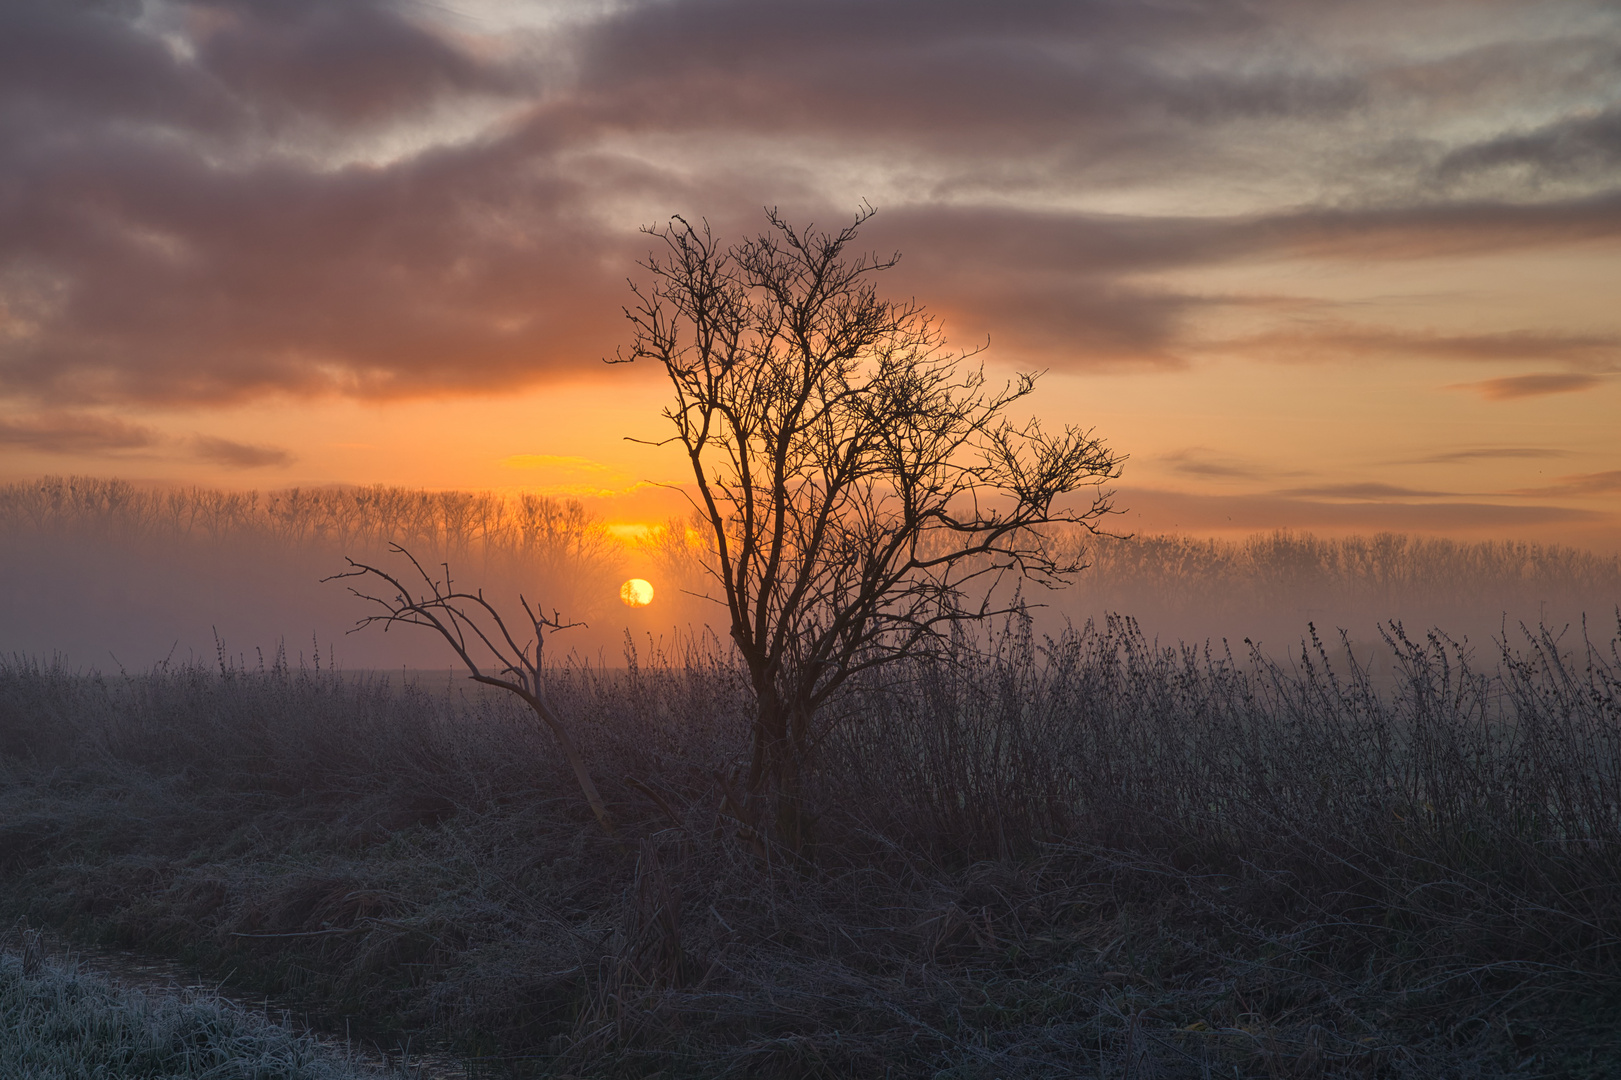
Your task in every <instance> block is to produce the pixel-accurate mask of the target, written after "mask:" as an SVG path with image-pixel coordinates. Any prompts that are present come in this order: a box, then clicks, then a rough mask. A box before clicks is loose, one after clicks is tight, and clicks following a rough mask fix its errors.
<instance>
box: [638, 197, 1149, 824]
mask: <svg viewBox="0 0 1621 1080" xmlns="http://www.w3.org/2000/svg"><path fill="white" fill-rule="evenodd" d="M872 213H873V211H872V209H871V208H870V207H867V206H863V208H862V210H861V211H860V212H859V213H858V214H857V216H856V218H855V221H854V222H853V223H852V224H851V225H850V226H849V227H847V228H845V229H843V230H842V231H840V232H837V233H828V232H819V231H816V230H814V229H805V230H797V229H795V228H794V227H793V226H791V225H789V224H788V223H787V222H786V221H785V220H784V219H783V218H782V217H781V216H780V215H779V214H778V213H777V212H775V211H769V212H768V214H767V217H768V220H769V222H770V226H771V228H770V230H769V231H766V232H763V233H762V234H760V235H758V236H756V237H753V238H750V239H745V240H742V241H740V242H738V243H735V244H732V245H730V246H726V247H723V246H722V245H721V243H720V242H718V241H717V240H716V239H715V238H714V236H713V235H712V234H711V232H710V229H709V227H708V225H707V224H705V225H703V226H702V227H695V226H693V225H692V224H690V223H689V222H688V221H686V220H685V219H684V218H681V217H674V218H672V219H671V220H670V222H669V223H668V224H667V225H666V226H664V227H655V228H649V229H647V230H645V231H646V232H647V233H649V234H650V235H652V236H655V237H657V238H658V239H659V240H660V241H662V243H663V249H662V250H661V251H655V253H654V254H652V255H650V256H649V258H648V260H647V261H646V262H645V263H644V264H643V266H644V267H645V268H646V269H647V270H648V271H650V272H651V274H652V283H651V285H649V286H646V287H639V286H637V285H635V284H632V290H633V291H634V293H635V301H634V303H633V304H632V305H631V306H628V307H626V309H625V315H626V318H627V319H628V320H629V321H630V323H631V325H632V328H633V333H634V340H633V344H632V345H631V346H630V348H629V349H628V351H621V353H620V354H619V356H618V357H617V359H618V360H619V361H623V362H629V361H636V360H644V359H646V360H653V361H657V362H658V363H659V364H661V365H663V367H664V370H665V372H666V373H667V374H668V376H669V379H670V383H671V385H672V387H673V389H674V392H675V400H674V402H673V403H672V404H671V405H670V406H669V407H668V408H667V409H666V410H665V412H664V415H665V417H666V418H667V419H668V420H669V421H670V422H671V423H672V424H673V425H674V427H675V435H674V436H673V437H672V439H670V440H668V441H670V442H675V443H679V444H680V445H681V447H682V448H683V449H685V451H686V453H687V456H688V458H689V459H690V463H691V468H692V474H693V480H694V484H695V488H694V492H695V493H694V494H693V495H692V499H693V503H694V506H695V509H696V510H697V512H698V515H699V516H700V518H701V519H702V520H703V521H704V522H705V523H706V525H707V531H708V533H709V541H710V544H709V545H708V546H709V551H708V554H707V562H706V566H705V569H706V570H707V571H708V573H709V575H710V576H711V577H712V579H713V580H714V581H715V582H716V583H717V584H718V586H719V589H720V591H721V593H722V595H720V596H717V597H715V598H714V599H716V600H717V601H720V602H723V603H724V604H725V606H726V609H727V612H728V614H729V617H730V631H731V636H732V639H733V640H734V641H735V642H736V643H737V646H738V649H739V650H740V652H741V654H742V658H743V660H744V662H745V663H746V664H747V666H748V670H749V674H750V677H751V679H752V684H753V690H754V694H755V697H756V700H757V704H758V711H757V714H756V717H755V721H754V728H753V748H752V754H751V759H750V762H749V769H748V778H747V789H746V791H745V792H744V793H743V795H744V800H743V801H744V802H745V804H746V805H747V806H748V807H750V808H751V809H750V810H749V813H750V814H751V815H754V816H760V817H763V816H765V815H766V814H767V813H769V814H770V815H771V816H772V817H774V822H773V824H774V828H775V832H776V835H777V837H778V839H779V840H780V841H781V842H782V843H783V844H785V845H786V846H787V847H789V848H790V849H791V850H793V851H796V852H803V851H804V850H805V848H806V845H807V844H808V843H810V841H811V831H812V822H811V820H810V816H809V814H808V813H807V811H806V808H805V805H804V784H805V780H806V775H807V770H808V769H809V768H810V767H811V765H812V762H813V759H814V756H815V753H816V749H817V745H818V740H819V738H820V737H821V736H822V735H823V734H825V730H824V729H825V725H823V726H821V727H819V725H818V721H817V713H818V709H819V708H820V707H821V706H822V705H823V704H824V703H825V702H826V701H827V699H828V697H829V695H831V694H832V693H833V692H834V691H835V690H836V689H837V688H838V687H839V686H840V685H841V684H842V683H844V682H845V681H846V680H848V679H849V678H850V677H851V676H853V675H855V674H856V673H858V672H861V671H863V670H867V669H870V668H872V667H874V666H875V665H881V664H885V663H888V662H891V661H893V660H896V659H898V658H900V657H903V656H907V655H909V654H914V653H916V652H918V651H919V650H921V649H924V648H928V647H931V646H932V645H933V644H934V643H937V642H938V641H939V640H940V639H941V638H942V636H943V635H945V634H947V633H948V632H949V629H950V627H951V626H952V625H954V624H958V623H961V622H963V621H965V620H972V619H983V618H985V617H987V616H990V615H994V614H997V613H998V611H997V604H996V603H995V602H993V601H992V600H991V599H990V598H991V596H992V595H993V588H992V586H993V585H994V584H995V583H996V582H997V581H998V580H1000V579H1001V578H1002V577H1003V576H1004V575H1008V574H1016V575H1021V576H1024V577H1029V578H1034V579H1036V580H1038V581H1041V582H1043V583H1047V584H1056V583H1059V582H1061V581H1062V579H1064V578H1065V577H1066V576H1067V575H1070V574H1072V573H1074V572H1076V571H1079V570H1081V569H1083V568H1084V564H1083V563H1081V562H1080V561H1078V559H1077V558H1076V556H1075V552H1076V550H1077V549H1076V548H1074V547H1070V548H1069V549H1068V551H1069V554H1067V555H1066V554H1063V553H1061V552H1060V551H1059V550H1058V549H1057V548H1056V547H1054V546H1049V543H1048V540H1047V538H1046V537H1045V536H1044V535H1043V532H1042V529H1041V527H1042V526H1045V525H1050V524H1053V523H1060V522H1067V523H1073V524H1078V525H1082V526H1085V527H1086V528H1087V529H1089V530H1090V529H1094V528H1095V523H1096V522H1097V520H1098V519H1099V518H1100V517H1101V516H1102V515H1103V514H1105V513H1106V512H1108V510H1109V492H1108V491H1107V490H1106V489H1104V488H1103V487H1102V485H1104V484H1105V483H1107V482H1108V481H1109V480H1111V479H1114V478H1115V477H1117V476H1118V475H1119V471H1120V464H1121V460H1122V459H1121V458H1120V457H1118V456H1117V455H1116V454H1115V453H1113V452H1112V451H1111V450H1109V449H1108V448H1107V447H1106V446H1105V445H1104V444H1103V443H1102V442H1101V441H1100V440H1099V439H1097V438H1094V437H1093V436H1092V434H1091V432H1089V431H1084V430H1080V429H1076V428H1069V427H1066V428H1065V429H1064V431H1063V432H1062V433H1060V434H1057V435H1048V434H1045V433H1043V432H1042V431H1041V429H1040V427H1039V426H1038V425H1037V424H1036V423H1035V421H1034V420H1031V421H1029V422H1028V423H1024V424H1018V423H1014V422H1012V421H1011V420H1009V419H1008V416H1007V414H1008V411H1009V409H1010V407H1011V406H1013V404H1014V403H1015V402H1017V401H1018V400H1020V399H1021V398H1023V397H1025V396H1026V395H1027V394H1029V393H1030V392H1031V390H1032V389H1033V387H1034V385H1035V376H1034V375H1028V374H1026V375H1019V376H1018V377H1017V378H1016V379H1015V380H1014V381H1013V382H1011V383H1009V384H1007V385H1005V386H1003V387H1001V388H995V387H992V386H990V385H988V384H987V380H986V378H985V375H984V371H983V367H982V366H981V365H978V364H973V363H970V362H969V361H971V360H972V358H973V356H974V355H975V353H976V352H977V351H978V350H974V351H971V352H967V353H962V352H951V351H948V350H947V349H946V347H945V341H944V337H943V335H942V333H941V331H940V328H939V324H938V323H937V321H936V320H935V319H934V318H933V317H932V316H930V315H929V314H927V313H926V312H925V311H924V309H923V308H922V307H920V306H919V305H918V304H917V303H916V302H915V301H910V300H908V301H902V302H896V301H891V300H886V299H883V298H881V297H880V296H879V295H878V293H877V290H876V288H875V284H874V280H873V279H874V278H875V277H876V275H877V274H879V273H881V272H882V271H884V270H887V269H889V268H890V267H892V266H894V265H895V262H896V260H897V259H898V256H892V257H889V258H878V257H875V256H867V255H854V254H851V253H850V251H849V249H850V247H851V244H852V242H853V241H854V240H855V238H856V234H857V231H858V230H859V229H860V227H861V226H862V224H863V223H865V222H866V221H867V220H868V219H869V218H870V217H871V216H872ZM1082 488H1090V489H1091V492H1092V493H1091V495H1090V497H1089V498H1086V499H1084V500H1082V503H1081V505H1080V507H1079V508H1078V509H1072V508H1070V507H1069V506H1068V504H1067V501H1066V499H1065V497H1066V496H1069V495H1071V494H1072V493H1074V492H1076V491H1078V490H1080V489H1082ZM998 595H1000V594H998Z"/></svg>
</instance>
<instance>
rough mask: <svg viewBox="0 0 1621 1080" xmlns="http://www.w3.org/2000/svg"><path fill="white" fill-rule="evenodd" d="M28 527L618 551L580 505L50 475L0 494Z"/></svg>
mask: <svg viewBox="0 0 1621 1080" xmlns="http://www.w3.org/2000/svg"><path fill="white" fill-rule="evenodd" d="M23 529H26V530H31V531H34V532H39V533H46V534H57V535H65V536H66V535H71V536H84V535H94V534H97V533H106V534H109V535H116V536H119V537H122V538H126V539H129V540H138V539H143V538H151V539H157V540H177V539H178V540H186V539H193V540H197V539H201V540H207V541H210V542H215V543H223V542H226V541H230V540H246V541H252V540H266V541H270V542H272V543H275V544H276V545H278V546H283V547H285V546H288V545H292V546H302V547H316V548H326V547H335V548H339V549H343V550H355V549H357V548H358V549H362V550H379V551H380V550H383V549H385V548H386V547H387V546H388V545H389V544H391V543H400V544H404V545H408V546H410V547H411V548H413V549H415V550H419V551H421V552H423V553H424V554H426V555H433V556H445V557H454V558H457V559H459V560H466V559H468V558H470V557H471V558H475V559H496V558H501V557H512V556H523V557H527V558H537V559H541V560H548V559H550V560H563V561H567V562H568V563H570V564H579V563H590V562H593V561H597V560H600V559H603V558H606V557H609V556H610V555H611V553H612V552H613V550H614V546H615V545H614V543H613V540H612V538H611V537H610V535H609V534H608V532H607V530H606V529H605V528H604V527H603V525H602V523H601V521H600V520H598V519H597V517H596V516H594V515H593V514H591V513H590V512H589V511H587V510H586V509H585V507H584V506H583V505H581V504H580V503H579V502H577V501H575V500H565V499H555V498H551V497H548V496H545V495H538V494H532V493H519V494H513V495H507V494H498V493H494V492H487V491H486V492H475V491H423V490H415V489H411V488H404V487H392V486H386V485H381V484H379V485H374V486H370V487H329V488H287V489H284V490H279V491H269V492H263V493H261V492H258V491H252V490H249V491H230V490H223V489H219V488H205V487H154V486H139V485H136V484H132V483H130V482H129V481H127V480H118V479H100V478H96V477H87V476H69V477H60V476H47V477H42V478H40V479H38V480H28V481H21V482H16V483H11V484H4V485H0V530H3V531H6V532H15V531H17V530H23Z"/></svg>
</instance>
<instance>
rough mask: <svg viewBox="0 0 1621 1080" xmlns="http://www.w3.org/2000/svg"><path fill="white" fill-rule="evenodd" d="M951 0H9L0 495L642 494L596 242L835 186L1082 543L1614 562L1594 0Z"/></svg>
mask: <svg viewBox="0 0 1621 1080" xmlns="http://www.w3.org/2000/svg"><path fill="white" fill-rule="evenodd" d="M981 8H982V5H973V4H967V3H964V4H954V3H943V4H935V5H931V6H930V7H929V8H928V19H927V20H926V22H924V23H920V22H919V21H918V19H917V15H918V12H914V11H911V10H910V6H909V5H908V4H903V3H896V4H892V5H888V6H886V7H884V8H883V9H882V10H881V11H880V10H877V9H875V10H874V12H872V13H870V15H869V16H868V18H867V21H866V22H864V23H863V24H862V25H861V27H860V28H859V29H858V30H856V31H852V30H851V29H850V28H849V22H848V19H847V18H846V16H847V15H848V13H847V12H845V11H844V9H843V7H842V6H841V5H839V4H835V3H797V4H788V5H780V6H773V7H771V9H770V10H769V11H768V10H765V8H763V7H762V6H760V5H757V4H745V3H743V2H742V0H737V2H731V3H707V4H690V3H674V4H663V5H648V6H642V5H637V4H630V5H622V6H613V7H603V6H600V5H587V4H579V5H571V4H547V5H532V6H528V5H513V6H505V5H479V4H462V5H459V6H458V5H454V4H453V5H450V6H448V7H445V8H442V9H441V8H429V7H427V6H424V5H406V4H391V3H382V2H379V3H366V4H355V5H350V6H334V5H322V4H314V3H308V4H306V3H290V4H287V5H281V6H278V7H276V8H274V10H272V9H271V8H270V7H265V8H264V9H263V10H259V9H252V8H242V9H237V8H232V7H224V6H204V5H192V4H186V3H157V4H152V5H149V6H148V7H147V8H145V9H144V11H140V12H137V11H134V10H133V9H132V10H129V11H125V10H123V9H119V10H92V9H88V8H86V9H79V8H76V7H70V6H65V5H56V4H47V3H43V2H40V3H21V4H17V5H7V9H6V11H5V12H4V13H0V72H4V73H5V74H3V75H0V121H3V123H0V237H3V243H0V479H8V480H9V479H22V478H27V477H31V476H37V475H40V474H44V473H53V474H60V473H90V474H95V475H100V476H111V475H116V476H121V477H126V478H131V479H146V480H155V481H167V482H181V483H204V484H210V485H220V486H228V487H256V488H259V489H266V488H275V487H285V486H292V485H311V484H333V483H391V484H404V485H412V486H425V487H430V488H449V487H460V488H494V489H514V488H524V489H531V490H541V491H546V492H550V493H557V494H568V495H574V496H578V497H581V498H583V499H586V500H587V501H588V502H589V503H591V505H592V506H593V507H594V508H595V509H597V510H599V511H600V512H601V513H602V514H603V515H604V516H605V517H607V518H608V519H609V520H610V521H614V522H621V523H635V522H649V521H657V520H660V519H662V518H663V517H665V516H667V515H668V514H670V513H673V512H677V511H678V510H679V507H680V502H679V497H678V495H676V494H675V493H673V492H671V491H670V490H668V489H665V488H661V487H659V486H658V485H659V484H662V483H672V482H673V483H679V482H680V481H681V480H682V479H683V471H682V470H683V467H684V463H683V462H682V461H681V460H679V459H678V458H674V457H672V456H671V455H670V454H669V453H668V452H665V451H660V450H656V449H651V448H647V447H642V446H638V445H635V444H632V443H629V442H626V441H625V437H626V436H634V437H639V438H656V437H658V436H660V435H661V434H662V430H661V426H660V425H661V421H660V420H659V418H658V410H659V408H660V406H661V405H662V403H663V400H664V393H663V389H662V387H661V386H660V384H659V374H658V372H656V371H654V370H652V369H638V368H635V367H624V366H619V367H604V366H602V365H601V364H600V359H601V357H602V356H603V355H605V354H607V353H611V352H612V350H613V349H614V348H615V346H616V345H617V344H619V343H622V342H624V341H625V340H627V338H628V334H627V333H626V331H625V329H624V327H623V325H622V320H621V318H620V316H619V312H618V309H617V306H618V305H619V304H620V303H623V302H624V301H625V300H626V298H627V296H628V292H627V290H626V288H625V285H624V280H625V278H626V276H627V275H628V276H635V274H636V266H635V259H636V258H637V257H638V256H639V255H640V254H641V253H643V252H645V251H646V249H647V244H646V242H645V238H644V237H642V236H640V235H639V234H638V232H637V231H636V230H637V227H638V226H640V225H645V224H651V223H656V222H658V221H660V220H662V219H663V218H664V217H665V216H666V215H668V214H670V213H675V212H681V213H686V214H689V215H695V216H696V215H706V216H708V217H709V218H710V220H711V221H712V222H714V224H715V226H716V229H717V231H718V232H720V233H721V234H722V235H736V234H738V233H739V232H741V231H742V230H745V229H747V230H755V229H758V228H760V227H761V226H762V225H763V219H762V218H761V217H760V212H759V208H760V207H761V206H762V205H767V204H769V205H779V206H780V207H781V208H782V210H783V212H784V214H785V215H786V216H787V217H789V219H790V220H797V221H805V220H810V219H814V220H816V221H817V222H818V223H820V224H840V223H842V222H843V220H845V219H847V218H848V217H849V216H850V214H851V213H853V211H854V208H855V207H856V206H857V204H858V202H859V200H861V199H863V198H866V199H870V200H871V201H872V203H873V204H874V205H876V206H877V208H878V210H879V214H878V216H877V218H876V219H874V221H873V222H872V223H871V224H870V225H869V226H868V228H867V229H866V230H865V231H864V233H863V239H864V240H870V242H871V244H872V245H873V246H874V247H876V248H879V249H881V250H884V251H886V252H887V251H890V250H895V249H899V250H900V251H902V252H903V256H904V257H903V259H902V262H901V264H900V266H899V267H898V268H897V269H896V270H895V271H893V272H892V274H891V275H890V277H889V279H888V280H889V282H890V286H891V290H890V291H891V292H893V293H894V294H896V295H901V296H905V295H915V296H916V297H917V298H918V299H919V300H921V301H922V302H923V303H925V304H926V305H929V306H930V307H931V308H933V309H934V310H935V311H937V312H939V313H941V314H942V315H943V316H944V317H945V320H946V327H947V331H948V334H949V335H950V337H951V339H952V341H953V342H954V343H955V344H957V345H960V346H969V347H971V346H973V345H976V344H978V343H981V342H983V341H985V340H986V339H987V338H988V339H989V341H990V345H991V347H990V350H989V352H988V353H986V354H985V356H986V359H987V361H988V364H989V366H990V368H991V370H992V371H993V373H996V372H1000V373H1007V372H1010V371H1012V370H1014V369H1040V370H1044V371H1046V372H1047V375H1046V376H1045V377H1044V379H1043V381H1042V383H1041V384H1040V388H1039V390H1038V392H1037V394H1036V396H1035V398H1034V399H1033V404H1032V407H1033V408H1034V410H1035V411H1036V412H1037V413H1038V414H1039V415H1040V416H1041V417H1042V418H1043V419H1044V420H1047V421H1050V422H1052V423H1059V424H1061V423H1080V424H1083V425H1087V426H1093V427H1095V428H1096V430H1097V431H1098V432H1099V433H1100V434H1102V435H1103V436H1105V437H1106V438H1107V439H1108V441H1109V442H1110V443H1111V444H1112V445H1113V446H1115V447H1116V448H1118V449H1119V450H1121V451H1123V452H1124V453H1126V454H1128V455H1129V456H1130V460H1129V462H1128V464H1127V467H1126V474H1125V480H1124V482H1123V483H1122V485H1121V497H1120V500H1119V502H1120V505H1121V506H1123V507H1125V508H1127V509H1128V510H1129V511H1130V513H1129V514H1128V515H1127V516H1126V517H1125V518H1124V519H1123V521H1122V524H1123V526H1124V527H1125V528H1130V529H1139V530H1144V531H1158V530H1173V529H1174V530H1178V531H1187V532H1195V533H1215V532H1237V533H1244V532H1252V531H1256V530H1261V529H1271V528H1279V527H1291V528H1300V529H1309V530H1312V531H1316V532H1323V533H1340V532H1349V531H1356V532H1371V531H1377V530H1381V529H1401V530H1408V531H1422V532H1432V533H1440V534H1445V535H1453V536H1459V537H1471V538H1476V537H1517V538H1530V539H1539V540H1558V541H1564V542H1571V543H1577V544H1581V545H1583V546H1588V547H1592V548H1595V549H1598V550H1601V551H1607V552H1608V551H1615V550H1617V549H1618V548H1621V423H1618V422H1617V418H1618V417H1621V303H1617V302H1616V299H1615V297H1616V295H1617V294H1618V292H1621V182H1618V181H1617V179H1616V178H1617V177H1621V68H1617V66H1616V63H1617V62H1616V59H1615V58H1616V56H1618V55H1621V14H1618V13H1617V11H1616V10H1615V9H1614V7H1613V6H1612V5H1606V4H1602V3H1596V2H1595V3H1554V4H1546V5H1538V6H1537V9H1536V17H1535V18H1534V19H1533V18H1531V16H1530V14H1529V13H1528V12H1527V11H1526V10H1524V6H1523V5H1516V4H1512V3H1501V4H1495V3H1491V2H1486V3H1461V2H1460V3H1439V4H1435V5H1426V6H1425V8H1424V9H1423V10H1422V11H1419V12H1415V11H1414V9H1413V8H1412V6H1411V5H1397V4H1394V3H1391V4H1384V3H1378V2H1373V3H1363V4H1356V5H1349V4H1346V5H1340V4H1334V3H1326V4H1304V3H1295V4H1289V3H1272V4H1262V5H1251V6H1246V7H1244V8H1242V9H1240V8H1236V7H1231V6H1228V5H1221V4H1209V5H1193V6H1191V7H1188V8H1187V10H1185V11H1181V12H1180V14H1179V15H1178V16H1177V17H1176V18H1171V17H1170V16H1169V15H1167V14H1166V13H1165V12H1161V11H1159V10H1158V9H1157V8H1154V7H1153V6H1151V5H1140V6H1134V5H1123V6H1116V7H1106V6H1087V5H1075V4H1058V3H1050V4H1049V3H1023V4H1013V5H1008V6H1006V7H1002V6H998V10H997V13H996V17H995V18H994V19H991V18H990V17H989V15H987V14H986V12H985V11H984V10H981ZM853 33H855V34H859V37H852V34H853ZM783 40H793V41H795V42H796V48H795V50H794V51H793V52H792V54H791V55H783V54H781V53H780V52H778V51H777V50H778V48H779V45H778V43H780V42H781V41H783Z"/></svg>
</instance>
